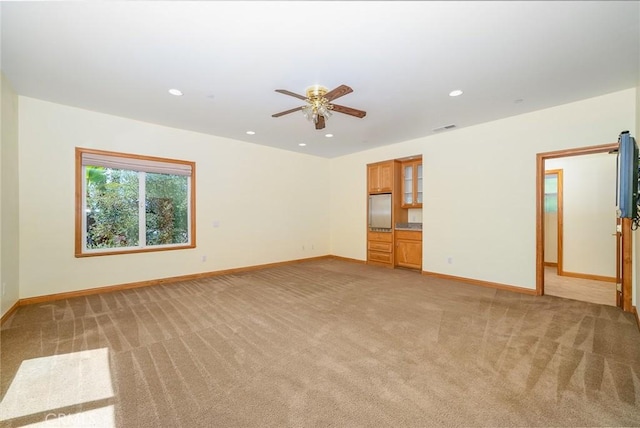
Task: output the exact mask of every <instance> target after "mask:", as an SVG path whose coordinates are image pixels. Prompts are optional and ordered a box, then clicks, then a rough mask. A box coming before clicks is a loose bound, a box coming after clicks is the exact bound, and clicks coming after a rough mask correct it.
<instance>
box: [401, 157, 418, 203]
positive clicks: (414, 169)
mask: <svg viewBox="0 0 640 428" xmlns="http://www.w3.org/2000/svg"><path fill="white" fill-rule="evenodd" d="M401 165H402V208H422V159H413V160H409V161H404V162H402V164H401Z"/></svg>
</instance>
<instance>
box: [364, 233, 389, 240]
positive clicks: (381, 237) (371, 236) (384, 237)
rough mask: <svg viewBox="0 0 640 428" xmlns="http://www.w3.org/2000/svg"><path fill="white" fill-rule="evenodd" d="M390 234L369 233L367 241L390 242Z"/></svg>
mask: <svg viewBox="0 0 640 428" xmlns="http://www.w3.org/2000/svg"><path fill="white" fill-rule="evenodd" d="M392 235H393V234H392V233H391V232H369V241H380V242H392Z"/></svg>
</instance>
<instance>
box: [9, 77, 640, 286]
mask: <svg viewBox="0 0 640 428" xmlns="http://www.w3.org/2000/svg"><path fill="white" fill-rule="evenodd" d="M636 102H637V101H636V94H635V90H634V89H631V90H626V91H621V92H617V93H614V94H609V95H606V96H602V97H597V98H592V99H588V100H584V101H580V102H576V103H572V104H567V105H563V106H559V107H555V108H552V109H546V110H541V111H537V112H533V113H529V114H524V115H519V116H513V117H511V118H507V119H503V120H500V121H495V122H490V123H485V124H482V125H477V126H473V127H469V128H461V129H459V130H456V131H452V132H447V133H441V134H436V135H433V136H429V137H424V138H419V139H415V140H412V141H407V142H404V143H400V144H395V145H391V146H386V147H381V148H377V149H373V150H369V151H365V152H361V153H357V154H353V155H348V156H343V157H340V158H336V159H331V160H327V159H322V158H316V157H311V156H305V155H300V154H296V153H291V152H287V151H282V150H277V149H271V148H267V147H262V146H257V145H252V144H247V143H243V142H239V141H235V140H230V139H225V138H220V137H214V136H209V135H203V134H198V133H194V132H188V131H183V130H177V129H172V128H167V127H163V126H158V125H153V124H148V123H142V122H137V121H133V120H128V119H123V118H119V117H114V116H109V115H104V114H99V113H95V112H90V111H86V110H81V109H76V108H71V107H66V106H61V105H57V104H52V103H48V102H45V101H40V100H36V99H31V98H27V97H19V113H20V127H19V128H20V145H19V159H20V162H19V179H20V189H19V192H20V193H19V196H20V199H19V202H20V206H19V208H20V212H19V214H20V218H19V220H20V221H19V223H20V270H19V274H20V297H21V298H27V297H32V296H38V295H46V294H53V293H60V292H65V291H74V290H80V289H87V288H92V287H99V286H104V285H114V284H121V283H127V282H134V281H142V280H148V279H154V278H163V277H171V276H177V275H185V274H191V273H197V272H208V271H215V270H220V269H227V268H233V267H240V266H248V265H257V264H262V263H270V262H277V261H283V260H292V259H299V258H305V257H312V256H317V255H324V254H335V255H338V256H343V257H350V258H355V259H360V260H365V258H366V164H367V163H371V162H376V161H380V160H385V159H393V158H401V157H406V156H410V155H416V154H422V156H423V162H424V166H425V173H424V174H425V177H424V183H425V203H424V208H423V211H422V218H423V221H424V232H423V236H424V244H423V246H424V251H423V269H424V270H426V271H433V272H440V273H445V274H450V275H457V276H463V277H468V278H475V279H480V280H485V281H493V282H500V283H504V284H510V285H515V286H520V287H527V288H535V159H536V156H535V155H536V153H539V152H546V151H552V150H559V149H564V148H570V147H582V146H590V145H597V144H603V143H610V142H614V141H615V140H616V138H617V135H618V133H619V132H620V130H622V129H629V128H631V129H634V128H635V126H636V124H635V110H636ZM3 144H4V143H3ZM76 146H81V147H92V148H99V149H105V150H114V151H123V152H130V153H140V154H145V155H152V156H162V157H169V158H178V159H187V160H195V161H196V162H197V192H198V194H197V202H198V205H197V219H198V230H197V233H198V247H197V248H196V249H194V250H185V251H168V252H161V253H147V254H134V255H118V256H106V257H94V258H84V259H76V258H74V257H73V209H74V208H73V202H74V174H73V169H74V162H73V161H74V157H73V153H74V148H75V147H76ZM3 193H4V192H3ZM5 201H6V199H5V196H4V194H3V206H4V202H5ZM214 220H217V221H218V222H219V224H220V227H218V228H214V227H213V222H214ZM3 221H4V218H3ZM3 241H4V236H3ZM303 247H304V249H302V248H303ZM311 247H313V249H311ZM203 255H206V256H207V261H206V262H202V261H201V260H202V256H203ZM2 257H3V260H4V255H3V256H2ZM449 257H451V258H452V263H451V264H449V263H447V259H448V258H449Z"/></svg>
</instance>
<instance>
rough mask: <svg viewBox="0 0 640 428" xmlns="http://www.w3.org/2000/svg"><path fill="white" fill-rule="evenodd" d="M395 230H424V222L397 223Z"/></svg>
mask: <svg viewBox="0 0 640 428" xmlns="http://www.w3.org/2000/svg"><path fill="white" fill-rule="evenodd" d="M395 230H415V231H416V232H422V223H396V227H395Z"/></svg>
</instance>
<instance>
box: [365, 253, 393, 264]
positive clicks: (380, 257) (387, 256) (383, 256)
mask: <svg viewBox="0 0 640 428" xmlns="http://www.w3.org/2000/svg"><path fill="white" fill-rule="evenodd" d="M368 256H369V257H368V260H370V261H372V262H379V263H389V264H391V263H392V261H391V259H392V255H391V253H383V252H380V251H369V254H368Z"/></svg>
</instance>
